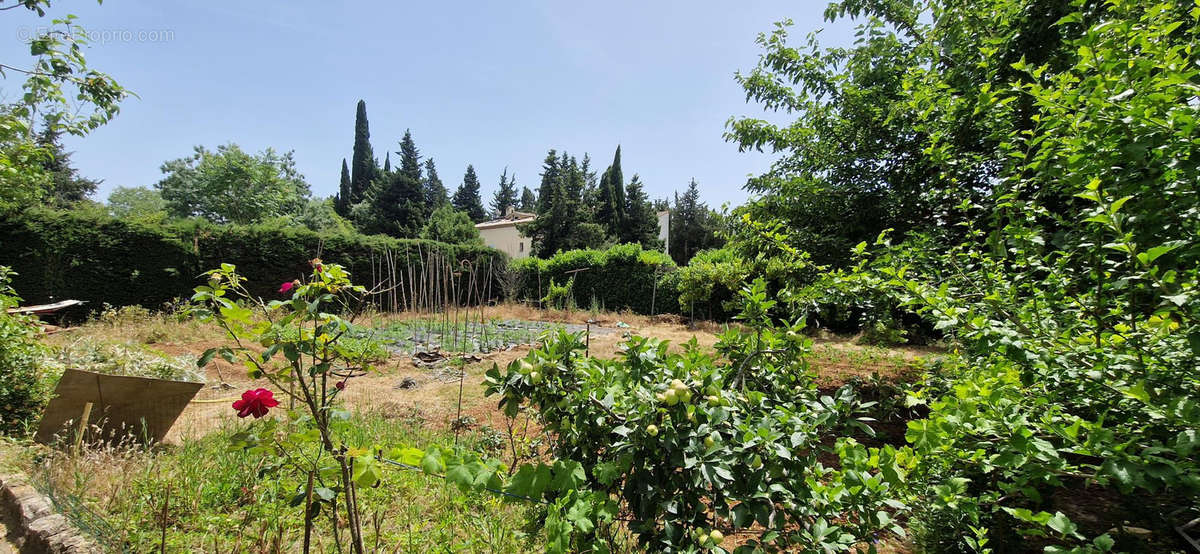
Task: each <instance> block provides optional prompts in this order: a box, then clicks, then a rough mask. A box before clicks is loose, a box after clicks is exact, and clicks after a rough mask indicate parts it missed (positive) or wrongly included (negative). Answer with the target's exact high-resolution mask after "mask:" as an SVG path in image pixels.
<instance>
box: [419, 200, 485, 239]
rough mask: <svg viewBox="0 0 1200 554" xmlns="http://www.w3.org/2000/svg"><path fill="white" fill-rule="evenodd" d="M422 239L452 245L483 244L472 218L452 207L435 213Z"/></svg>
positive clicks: (437, 210)
mask: <svg viewBox="0 0 1200 554" xmlns="http://www.w3.org/2000/svg"><path fill="white" fill-rule="evenodd" d="M421 238H423V239H429V240H436V241H441V242H446V243H450V244H483V239H482V238H480V236H479V229H476V228H475V223H474V222H472V221H471V216H469V215H467V213H466V212H460V211H458V210H456V209H454V208H453V207H451V206H442V207H440V208H438V209H436V210H434V211H433V214H431V215H430V216H429V221H427V222H426V223H425V227H424V228H423V229H421Z"/></svg>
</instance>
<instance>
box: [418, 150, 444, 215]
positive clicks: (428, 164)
mask: <svg viewBox="0 0 1200 554" xmlns="http://www.w3.org/2000/svg"><path fill="white" fill-rule="evenodd" d="M423 188H424V189H425V207H426V208H428V209H429V210H430V213H433V211H434V210H437V209H438V208H440V207H442V206H448V205H450V193H449V192H447V191H446V185H443V184H442V180H441V179H440V178H439V177H438V174H437V167H436V166H434V164H433V158H426V159H425V182H424V186H423Z"/></svg>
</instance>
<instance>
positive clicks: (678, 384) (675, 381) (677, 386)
mask: <svg viewBox="0 0 1200 554" xmlns="http://www.w3.org/2000/svg"><path fill="white" fill-rule="evenodd" d="M671 388H673V389H685V388H687V385H684V384H683V381H680V380H679V379H671Z"/></svg>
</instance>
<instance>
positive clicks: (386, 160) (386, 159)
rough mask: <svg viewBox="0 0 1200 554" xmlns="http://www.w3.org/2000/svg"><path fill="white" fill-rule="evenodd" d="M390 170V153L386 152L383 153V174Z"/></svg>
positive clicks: (388, 172)
mask: <svg viewBox="0 0 1200 554" xmlns="http://www.w3.org/2000/svg"><path fill="white" fill-rule="evenodd" d="M391 172H392V153H391V152H387V153H385V154H384V155H383V174H384V175H388V174H390V173H391Z"/></svg>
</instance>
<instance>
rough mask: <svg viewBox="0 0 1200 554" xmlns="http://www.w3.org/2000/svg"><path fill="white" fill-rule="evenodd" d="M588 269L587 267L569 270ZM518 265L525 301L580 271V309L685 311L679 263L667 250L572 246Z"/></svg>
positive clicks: (576, 290)
mask: <svg viewBox="0 0 1200 554" xmlns="http://www.w3.org/2000/svg"><path fill="white" fill-rule="evenodd" d="M585 268H586V269H587V270H586V271H579V272H576V273H569V272H571V271H573V270H577V269H585ZM512 269H513V271H514V272H515V273H516V294H517V298H518V299H519V300H525V301H530V302H538V301H540V299H541V298H542V297H543V296H545V294H546V291H548V290H549V288H550V280H551V279H553V280H554V281H555V283H556V284H559V285H562V284H564V283H566V282H567V280H568V279H570V278H571V276H572V275H574V276H575V286H574V289H573V291H574V296H575V304H576V305H577V306H579V307H580V308H584V309H587V308H591V307H593V306H595V307H597V308H600V309H604V310H623V309H630V310H632V311H634V312H636V313H639V314H651V313H655V314H661V313H679V286H678V283H679V278H678V271H677V269H676V266H675V262H674V261H673V260H671V257H670V256H667V255H666V254H663V253H662V252H658V251H655V250H643V249H642V247H641V246H639V245H636V244H622V245H618V246H614V247H612V248H609V249H608V250H570V251H567V252H559V253H558V254H555V255H554V256H553V257H551V258H549V259H544V260H543V259H538V258H525V259H521V260H515V261H513V263H512ZM656 282H657V290H656ZM651 299H653V302H654V306H651Z"/></svg>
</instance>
